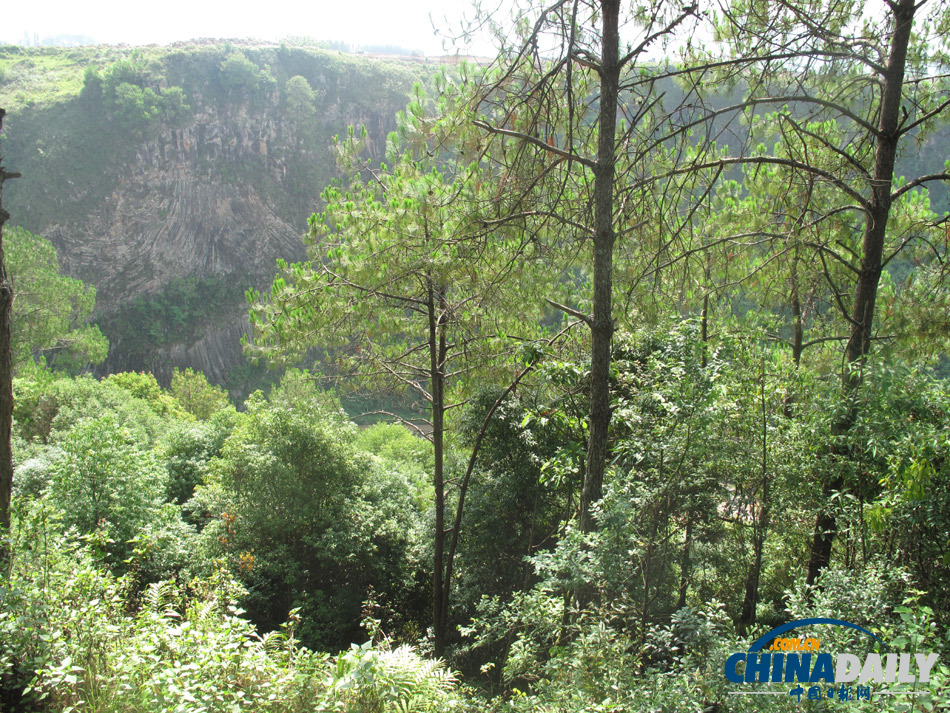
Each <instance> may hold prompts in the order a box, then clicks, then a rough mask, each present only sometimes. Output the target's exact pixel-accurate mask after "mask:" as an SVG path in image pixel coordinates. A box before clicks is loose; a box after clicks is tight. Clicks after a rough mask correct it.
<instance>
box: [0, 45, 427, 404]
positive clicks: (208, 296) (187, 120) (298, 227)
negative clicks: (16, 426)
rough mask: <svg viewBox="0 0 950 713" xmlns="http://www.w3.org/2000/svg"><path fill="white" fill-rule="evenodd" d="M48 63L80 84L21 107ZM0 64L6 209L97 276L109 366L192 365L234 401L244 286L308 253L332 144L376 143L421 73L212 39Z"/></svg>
mask: <svg viewBox="0 0 950 713" xmlns="http://www.w3.org/2000/svg"><path fill="white" fill-rule="evenodd" d="M56 53H60V54H59V55H57V54H56ZM67 54H68V55H70V56H69V57H66V58H65V59H64V56H65V55H67ZM50 58H52V60H55V61H59V62H67V61H68V62H72V64H71V65H70V66H71V67H72V68H73V74H74V75H75V76H78V75H81V76H82V77H83V79H82V83H80V82H79V81H78V80H76V79H75V76H74V77H73V90H72V91H71V92H65V93H63V92H59V93H58V94H56V95H55V96H54V97H52V98H50V99H48V100H44V101H38V100H36V99H32V98H27V99H26V100H25V101H23V100H22V92H20V95H19V96H18V95H17V94H16V93H14V90H15V88H16V87H17V86H24V85H26V83H25V78H27V77H29V76H31V73H33V72H35V71H38V70H39V69H40V68H41V65H43V64H44V63H46V64H48V62H49V61H51V60H50ZM0 63H5V64H0V69H4V73H3V75H0V76H4V77H5V78H6V80H5V85H4V86H3V87H0V90H2V91H0V102H2V101H5V102H6V103H7V106H8V107H9V106H10V104H11V103H12V104H13V106H12V107H11V109H10V111H11V113H10V115H9V118H8V120H7V123H6V126H5V129H6V134H7V136H6V137H5V140H4V149H5V151H6V156H5V163H6V164H7V165H9V166H10V167H11V168H15V169H16V170H19V171H21V172H22V174H23V178H22V179H21V180H20V181H18V182H16V183H15V184H11V187H10V189H9V190H8V191H5V195H4V199H5V200H4V202H5V206H6V207H7V208H8V209H9V210H10V212H11V213H12V214H13V217H14V218H13V219H14V221H15V222H17V223H19V224H20V225H23V226H24V227H26V228H27V229H28V230H30V231H32V232H35V233H38V234H41V235H43V236H45V237H47V238H48V239H50V240H51V241H52V242H53V243H54V244H55V245H56V247H57V249H58V251H59V256H60V261H61V264H62V267H63V269H64V271H65V272H67V274H69V275H71V276H75V277H79V278H81V279H83V280H85V281H86V282H88V283H91V284H93V285H95V286H96V288H97V291H98V305H97V314H98V316H99V321H100V324H101V325H102V327H103V330H104V331H105V332H106V334H107V336H109V337H110V341H111V342H112V347H111V349H110V356H109V359H108V361H107V362H106V364H105V366H104V368H105V369H106V370H111V371H116V370H125V369H141V370H151V371H153V372H154V373H156V375H157V376H158V377H159V378H160V379H162V380H165V379H168V378H170V374H171V370H172V368H173V367H176V366H177V367H182V368H183V367H185V366H191V367H193V368H197V369H200V370H202V371H204V372H205V373H206V374H207V375H208V376H209V378H210V379H211V380H212V381H215V382H217V383H224V384H226V385H228V386H229V388H231V390H232V392H234V393H235V395H240V394H242V393H245V392H246V386H247V385H246V384H242V383H237V379H239V378H240V377H238V376H236V374H245V375H246V368H244V367H242V364H243V357H242V355H241V350H240V345H239V339H240V336H241V334H242V333H243V330H244V325H245V319H246V317H245V313H246V310H245V307H244V302H243V291H244V289H245V288H246V287H249V286H251V285H252V284H254V285H255V286H257V287H260V286H261V285H264V284H266V283H267V282H268V281H269V280H270V278H271V277H272V276H273V273H274V262H275V259H276V258H278V257H282V258H287V259H299V258H300V257H302V256H303V244H302V241H301V234H302V232H303V231H304V230H305V229H306V217H307V216H308V215H309V214H310V213H311V212H312V211H313V210H315V209H317V208H319V195H320V192H321V191H322V189H323V188H324V187H325V186H326V184H327V183H328V182H329V181H330V180H332V178H333V177H334V176H335V175H336V169H335V166H334V161H333V157H332V155H331V147H332V137H333V136H334V135H335V134H338V133H341V132H343V131H345V129H346V127H347V126H348V125H356V126H359V125H365V126H366V127H367V130H368V132H369V139H370V146H371V147H375V148H376V149H377V150H378V149H379V148H380V147H383V146H384V145H385V138H386V135H387V133H388V132H389V131H390V130H392V129H393V128H394V124H395V122H394V116H395V113H396V112H397V111H398V110H400V109H401V108H403V106H404V104H405V101H406V97H407V94H408V92H409V90H410V88H411V85H412V83H413V81H417V80H419V79H421V78H422V77H423V76H424V75H425V68H424V67H419V66H418V65H413V64H398V63H389V62H384V61H380V60H368V59H365V58H359V57H351V56H347V55H342V54H339V53H334V52H327V51H320V50H312V49H304V48H289V47H284V46H276V47H260V46H235V45H233V44H215V43H206V44H200V45H189V46H179V47H171V48H146V49H140V50H129V49H125V50H123V49H121V48H109V49H103V48H86V49H85V50H83V51H79V50H71V51H70V52H68V53H67V52H66V51H64V50H49V49H46V50H34V51H27V50H23V49H20V48H0ZM299 77H302V78H303V79H304V80H306V81H305V82H304V81H302V80H300V79H298V78H299ZM292 78H294V79H293V81H291V79H292ZM10 85H13V88H11V86H10ZM4 95H5V96H4ZM176 97H177V99H176ZM18 99H20V101H18ZM172 100H175V101H176V102H178V103H176V104H174V105H173V101H172ZM17 104H19V106H18V105H17ZM189 280H191V282H188V281H189ZM196 280H197V281H200V285H199V282H195V281H196ZM189 284H190V285H192V286H193V287H194V286H196V285H197V286H198V287H200V288H201V289H198V287H195V289H193V290H190V291H189V289H184V288H183V285H189ZM183 317H184V319H183ZM236 367H238V368H237V370H235V368H236Z"/></svg>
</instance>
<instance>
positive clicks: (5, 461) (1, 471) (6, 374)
mask: <svg viewBox="0 0 950 713" xmlns="http://www.w3.org/2000/svg"><path fill="white" fill-rule="evenodd" d="M5 114H6V112H5V111H4V110H3V109H0V133H2V130H3V117H4V115H5ZM18 175H19V174H15V173H7V172H6V171H4V170H3V163H2V156H0V569H3V570H4V571H5V570H6V564H7V562H8V561H9V557H10V549H9V545H8V539H7V537H8V534H9V531H10V494H11V492H12V490H13V450H12V444H11V440H10V438H11V432H12V428H13V356H12V352H11V344H10V341H11V331H10V313H11V311H12V309H13V284H12V283H11V282H10V278H9V276H8V275H7V266H6V260H5V258H4V255H3V224H4V223H6V222H7V218H9V217H10V214H9V213H7V212H6V211H5V210H3V182H4V181H5V180H7V179H8V178H16V177H17V176H18Z"/></svg>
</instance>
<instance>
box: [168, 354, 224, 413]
mask: <svg viewBox="0 0 950 713" xmlns="http://www.w3.org/2000/svg"><path fill="white" fill-rule="evenodd" d="M168 390H169V393H170V394H171V396H172V398H174V399H175V400H176V401H178V403H179V404H181V407H182V408H183V409H185V410H186V411H188V412H189V413H190V414H192V415H193V416H194V417H195V418H197V419H198V420H200V421H206V420H208V419H209V418H211V417H212V416H213V415H214V414H216V413H218V412H219V411H222V410H224V409H225V408H227V407H228V406H230V403H231V402H230V401H229V400H228V393H227V392H226V391H225V390H224V389H222V388H221V387H220V386H212V385H211V384H209V383H208V378H207V377H206V376H205V375H204V374H203V373H201V372H200V371H194V370H193V369H192V368H191V367H187V368H186V369H185V370H184V371H179V370H178V369H177V368H175V369H174V370H173V371H172V382H171V385H170V386H169V389H168Z"/></svg>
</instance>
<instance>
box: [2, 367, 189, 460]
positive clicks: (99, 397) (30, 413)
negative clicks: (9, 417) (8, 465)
mask: <svg viewBox="0 0 950 713" xmlns="http://www.w3.org/2000/svg"><path fill="white" fill-rule="evenodd" d="M126 386H136V387H141V388H142V389H144V391H143V392H142V393H143V395H145V398H140V397H139V396H136V395H134V394H133V393H132V391H131V390H130V389H129V388H125V387H126ZM155 389H159V387H158V385H157V382H154V377H152V376H151V375H139V374H133V375H131V376H130V377H124V376H121V375H113V376H112V377H110V378H108V379H105V380H103V381H98V380H96V379H94V378H92V377H90V376H81V377H77V378H75V379H70V378H63V377H59V376H57V375H55V374H53V375H50V374H44V373H42V372H39V373H37V372H33V373H30V374H28V375H25V376H23V377H21V378H18V379H16V380H15V382H14V394H15V404H14V413H13V416H14V419H15V421H16V423H17V426H18V429H19V432H20V435H21V437H22V438H23V439H24V441H26V442H27V443H42V444H47V443H55V442H56V441H57V440H58V439H60V438H62V437H64V436H65V435H66V434H67V433H68V432H69V431H70V430H71V429H72V427H73V426H74V425H75V424H76V423H78V422H79V421H81V420H83V419H85V418H90V417H99V416H104V415H111V417H112V418H114V419H116V421H117V422H118V423H119V424H120V425H121V426H123V427H124V428H126V429H127V430H128V431H129V432H130V433H131V434H132V436H133V438H134V439H135V441H136V443H138V444H140V445H141V446H142V447H145V448H151V447H153V446H154V445H155V444H156V443H157V442H158V439H159V438H160V437H161V435H162V434H163V433H164V432H165V431H166V430H167V429H168V428H169V425H170V423H172V422H174V420H175V419H176V418H178V417H182V418H185V419H187V420H192V417H191V415H190V414H188V413H186V412H184V411H182V410H181V409H180V407H179V406H178V405H177V404H176V403H175V402H174V400H173V399H172V398H171V397H170V396H168V394H166V393H164V392H162V391H161V390H160V389H159V390H157V391H156V390H155Z"/></svg>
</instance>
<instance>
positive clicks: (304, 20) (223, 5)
mask: <svg viewBox="0 0 950 713" xmlns="http://www.w3.org/2000/svg"><path fill="white" fill-rule="evenodd" d="M463 13H469V14H471V2H470V0H442V1H441V2H440V1H439V0H355V1H351V2H346V0H309V1H308V0H262V1H258V2H248V0H232V1H231V2H221V1H220V0H213V1H211V2H208V1H207V0H162V1H161V2H154V1H153V2H140V1H139V2H129V0H34V1H33V2H30V1H29V0H8V1H7V2H4V3H3V12H2V16H0V17H2V19H0V42H5V43H16V44H23V38H24V34H27V35H29V37H31V38H32V37H33V36H34V35H36V36H38V37H39V38H40V39H41V40H42V38H44V37H53V36H56V35H85V36H88V37H90V38H92V39H93V40H95V41H96V42H98V43H104V44H119V43H127V44H133V45H138V44H151V43H156V44H169V43H171V42H176V41H179V40H182V41H183V40H190V39H195V38H198V37H213V38H218V39H237V38H254V39H261V40H280V39H282V38H285V37H289V36H299V37H312V38H314V39H317V40H340V41H343V42H346V43H347V44H350V45H369V44H386V45H398V46H400V47H404V48H406V49H410V50H420V51H422V52H423V53H424V54H426V55H439V54H444V53H445V50H443V45H442V43H443V40H444V39H445V34H446V33H445V31H447V30H449V28H450V27H457V26H458V22H459V19H460V18H461V17H462V15H463ZM430 15H431V19H430ZM433 21H434V22H435V23H436V25H437V26H438V27H439V28H440V29H441V30H443V32H442V33H440V34H436V33H435V31H434V30H433Z"/></svg>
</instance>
